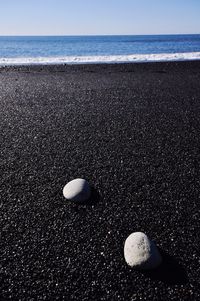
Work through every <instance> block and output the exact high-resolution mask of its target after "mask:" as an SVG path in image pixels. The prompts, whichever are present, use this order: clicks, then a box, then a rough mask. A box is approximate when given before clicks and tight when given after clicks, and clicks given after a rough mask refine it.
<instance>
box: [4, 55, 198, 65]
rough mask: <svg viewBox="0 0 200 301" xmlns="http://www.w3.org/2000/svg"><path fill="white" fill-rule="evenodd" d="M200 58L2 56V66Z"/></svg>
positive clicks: (193, 56) (189, 58) (156, 56)
mask: <svg viewBox="0 0 200 301" xmlns="http://www.w3.org/2000/svg"><path fill="white" fill-rule="evenodd" d="M185 60H200V52H185V53H158V54H132V55H107V56H106V55H105V56H65V57H21V58H0V65H1V66H8V65H35V64H36V65H38V64H39V65H46V64H82V63H86V64H87V63H124V62H162V61H185Z"/></svg>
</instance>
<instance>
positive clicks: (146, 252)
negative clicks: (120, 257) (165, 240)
mask: <svg viewBox="0 0 200 301" xmlns="http://www.w3.org/2000/svg"><path fill="white" fill-rule="evenodd" d="M124 257H125V260H126V262H127V264H128V265H130V266H131V267H133V268H136V269H141V270H148V269H154V268H156V267H158V266H159V265H160V264H161V262H162V258H161V255H160V253H159V251H158V249H157V247H156V245H155V244H154V243H153V242H152V241H151V240H149V238H148V237H147V235H146V234H144V233H142V232H135V233H132V234H130V235H129V236H128V238H127V239H126V241H125V245H124Z"/></svg>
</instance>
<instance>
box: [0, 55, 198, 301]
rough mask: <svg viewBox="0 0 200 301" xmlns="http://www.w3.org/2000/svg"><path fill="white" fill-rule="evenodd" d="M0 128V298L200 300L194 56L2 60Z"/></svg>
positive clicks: (196, 97) (195, 62) (195, 63)
mask: <svg viewBox="0 0 200 301" xmlns="http://www.w3.org/2000/svg"><path fill="white" fill-rule="evenodd" d="M0 126H1V135H0V198H1V200H0V233H1V239H0V300H26V301H27V300H81V301H83V300H114V301H115V300H125V301H127V300H132V301H133V300H143V301H144V300H199V298H200V290H199V287H198V283H199V279H200V269H199V255H198V253H199V247H200V244H199V199H200V176H199V165H200V61H194V62H177V63H176V62H171V63H169V62H168V63H147V64H116V65H114V64H113V65H103V64H102V65H74V66H35V67H34V66H32V67H30V66H29V67H28V66H26V67H25V66H24V67H5V68H3V67H1V68H0ZM77 177H83V178H85V179H87V180H88V181H89V182H90V183H91V184H92V185H93V187H94V192H93V197H92V199H91V201H90V202H89V203H88V204H86V205H74V204H72V203H70V202H68V201H66V200H65V199H64V197H63V195H62V189H63V187H64V185H65V184H66V183H67V182H68V181H70V180H72V179H74V178H77ZM135 231H143V232H145V233H146V234H147V235H148V236H149V237H150V238H151V239H153V240H154V241H155V242H156V244H157V246H158V247H159V248H160V250H161V252H162V254H163V257H164V263H163V265H162V266H161V267H160V268H159V269H158V270H156V271H154V272H151V273H147V272H146V273H145V272H139V271H134V270H132V269H131V268H129V267H128V266H127V265H126V263H125V260H124V256H123V247H124V242H125V239H126V238H127V236H128V235H129V234H130V233H131V232H135Z"/></svg>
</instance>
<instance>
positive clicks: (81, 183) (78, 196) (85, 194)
mask: <svg viewBox="0 0 200 301" xmlns="http://www.w3.org/2000/svg"><path fill="white" fill-rule="evenodd" d="M63 195H64V197H65V198H66V199H68V200H71V201H75V202H84V201H86V200H88V199H89V198H90V195H91V189H90V185H89V183H88V182H87V181H86V180H84V179H74V180H72V181H70V182H69V183H67V184H66V185H65V187H64V188H63Z"/></svg>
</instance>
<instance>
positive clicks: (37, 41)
mask: <svg viewBox="0 0 200 301" xmlns="http://www.w3.org/2000/svg"><path fill="white" fill-rule="evenodd" d="M194 52H200V35H154V36H153V35H152V36H46V37H39V36H34V37H31V36H29V37H28V36H26V37H11V36H10V37H6V36H4V37H0V61H1V59H2V60H3V59H4V61H5V60H6V59H14V58H44V57H45V58H53V57H54V58H59V57H68V56H72V57H76V56H79V57H81V56H90V57H91V56H92V57H95V56H96V57H97V56H116V55H117V56H119V55H123V56H125V55H133V54H135V55H139V54H145V55H147V54H163V53H165V54H166V53H167V54H171V53H173V54H174V53H194ZM65 59H66V58H65Z"/></svg>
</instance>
